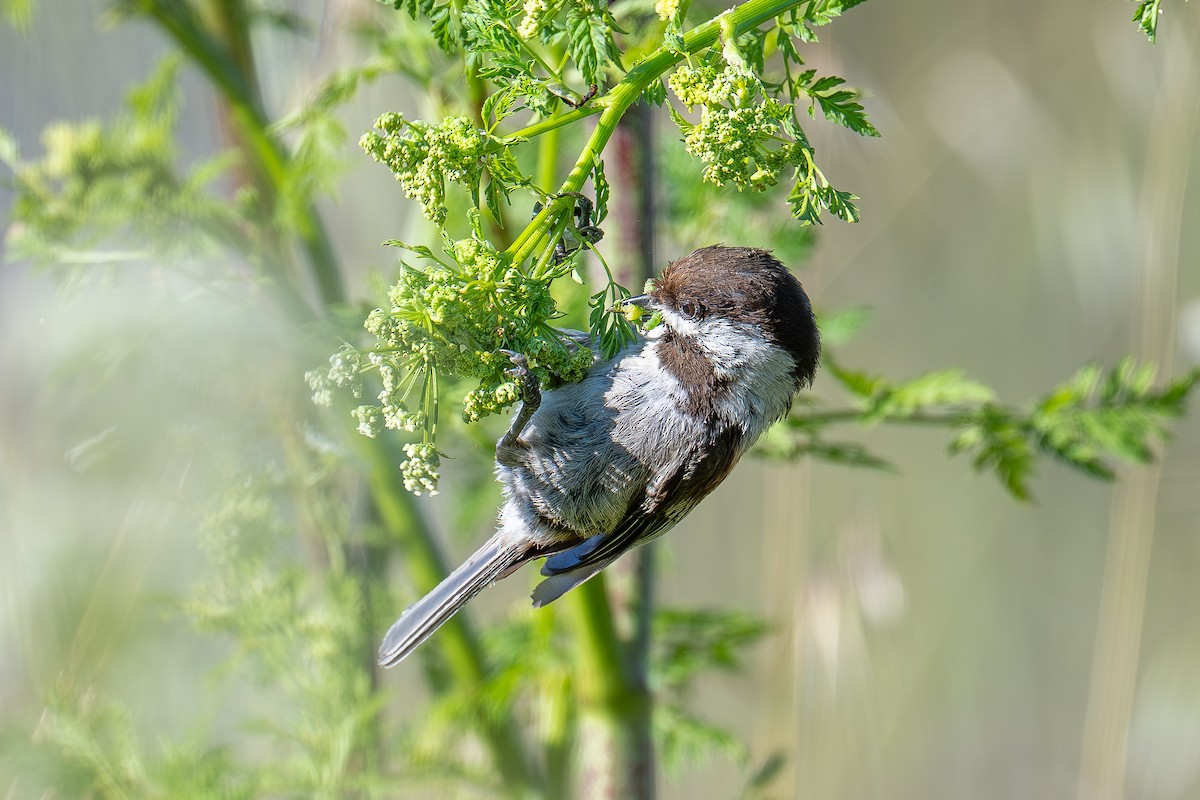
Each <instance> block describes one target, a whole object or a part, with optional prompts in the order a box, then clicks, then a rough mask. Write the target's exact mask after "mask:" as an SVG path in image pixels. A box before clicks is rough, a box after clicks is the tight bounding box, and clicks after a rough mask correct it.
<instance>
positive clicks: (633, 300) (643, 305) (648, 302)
mask: <svg viewBox="0 0 1200 800" xmlns="http://www.w3.org/2000/svg"><path fill="white" fill-rule="evenodd" d="M626 306H637V307H638V308H640V309H643V310H646V311H649V310H650V309H652V308H654V298H653V297H651V296H650V295H648V294H639V295H638V296H637V297H627V298H625V299H624V300H622V301H621V302H620V307H621V308H625V307H626Z"/></svg>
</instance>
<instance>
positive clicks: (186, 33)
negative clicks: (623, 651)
mask: <svg viewBox="0 0 1200 800" xmlns="http://www.w3.org/2000/svg"><path fill="white" fill-rule="evenodd" d="M138 6H139V10H140V11H141V12H142V13H144V14H145V15H146V16H147V17H149V18H150V19H152V20H153V21H154V22H156V23H157V24H158V26H159V27H160V28H161V29H162V30H163V32H164V33H165V34H166V35H167V36H168V38H170V39H172V40H173V41H174V42H175V43H176V44H177V45H178V46H179V47H180V48H181V49H182V50H183V52H184V53H186V54H187V56H188V57H189V59H190V60H191V61H192V62H193V63H194V65H195V66H196V67H197V68H198V69H199V70H200V71H201V72H202V73H203V74H204V75H205V76H206V78H207V79H208V81H209V83H210V85H211V87H212V89H213V91H214V92H215V93H216V95H217V97H218V98H219V103H220V104H221V106H222V108H223V111H224V113H225V116H226V118H227V119H229V120H230V121H231V125H230V129H229V133H230V138H231V139H232V141H231V143H230V144H231V145H232V146H233V147H234V148H235V149H236V150H237V152H238V153H239V154H240V156H241V158H242V159H243V164H244V170H243V175H242V179H243V180H244V181H249V182H250V183H252V184H253V185H254V186H255V188H256V189H257V191H258V194H259V197H260V198H261V200H260V203H259V205H258V208H259V210H260V216H259V217H258V218H257V219H255V220H254V222H255V224H256V225H257V226H258V227H259V228H260V229H261V230H260V233H261V234H262V236H261V241H262V242H263V243H264V244H266V245H267V246H268V248H269V249H270V252H268V253H266V254H265V258H264V259H263V261H264V265H265V269H266V271H267V272H268V273H269V274H270V277H272V278H273V279H274V281H275V283H276V285H277V286H278V287H279V288H280V290H281V294H282V297H283V302H284V303H285V305H287V306H289V309H288V310H289V311H291V312H292V314H293V315H294V317H295V321H296V322H297V323H298V324H303V323H304V322H305V321H306V320H311V319H312V318H314V317H316V318H319V317H321V316H323V315H326V314H328V313H329V311H330V310H331V308H332V307H333V306H335V305H337V304H339V303H342V302H344V301H345V291H344V286H343V280H342V274H343V270H342V269H341V266H340V264H339V263H338V260H337V257H336V255H335V253H334V252H333V249H332V246H331V243H330V241H329V238H328V235H327V233H326V231H325V227H324V223H323V221H322V220H321V218H320V215H319V213H318V212H317V210H316V207H315V205H314V204H313V202H312V198H308V200H309V202H308V203H307V204H306V205H305V206H304V207H303V210H302V213H301V214H300V217H299V219H298V221H297V224H296V227H295V230H294V231H286V230H283V229H282V228H281V226H277V224H276V222H275V218H274V217H275V208H276V205H277V203H278V199H277V198H279V197H280V196H281V194H282V192H283V191H284V189H285V187H284V185H283V184H284V182H285V181H286V176H287V174H288V172H289V169H290V168H291V165H290V164H288V163H287V162H288V159H289V156H288V154H287V149H286V147H285V146H284V145H283V144H282V143H281V142H280V141H279V140H278V139H277V138H276V135H275V133H273V131H272V122H271V120H270V118H269V116H268V114H267V113H266V111H265V110H264V109H263V107H262V102H261V92H260V90H259V86H258V83H259V81H258V75H257V70H256V67H255V63H256V59H255V57H254V53H253V49H252V48H253V45H252V42H251V39H250V37H249V35H248V32H247V31H248V24H247V23H248V20H249V14H250V10H249V8H248V7H247V5H246V4H245V3H243V2H242V0H208V2H206V3H204V4H202V6H201V11H202V13H203V18H202V16H201V14H198V13H197V12H196V10H195V9H194V8H192V7H190V6H188V5H186V4H177V3H174V2H165V0H140V2H139V4H138ZM288 233H292V234H294V235H295V237H296V238H297V239H298V244H299V249H300V251H301V252H303V253H304V256H305V258H304V262H305V264H304V267H301V266H299V265H296V264H294V263H292V262H293V259H292V258H291V255H290V253H291V248H290V247H289V243H288V241H287V240H286V235H287V234H288ZM253 255H254V254H251V253H248V254H247V256H248V257H252V256H253ZM251 260H253V259H251ZM305 273H307V276H308V277H309V278H310V279H311V282H312V285H313V287H314V288H315V289H316V292H317V295H318V309H317V311H316V312H315V314H313V312H312V311H311V310H310V309H309V308H307V307H301V306H300V304H299V303H297V302H296V300H297V299H298V298H299V297H300V296H301V295H302V293H303V289H301V288H300V287H299V286H296V285H295V283H296V282H297V281H299V280H301V276H302V275H304V274H305ZM345 418H347V419H348V416H347V417H345ZM350 435H351V436H352V437H353V439H354V444H355V447H356V448H357V450H358V452H359V455H360V457H361V458H362V460H363V462H364V463H365V465H366V466H367V469H368V471H369V474H368V480H367V483H368V486H369V489H370V492H371V495H372V502H373V504H374V506H375V508H376V510H377V512H378V515H379V518H380V520H381V521H382V522H383V524H384V526H385V527H386V528H387V530H388V532H389V534H390V538H391V539H393V540H395V541H397V542H400V543H402V544H403V546H404V550H405V552H406V555H407V558H408V566H409V570H410V572H411V573H412V576H413V580H414V584H415V588H416V589H417V590H418V591H422V592H424V591H428V590H429V589H432V588H433V587H434V586H435V585H436V584H437V582H438V581H439V580H440V579H441V577H442V576H444V575H446V574H447V572H448V569H447V565H446V563H445V560H444V558H443V557H442V555H441V551H440V549H439V548H438V546H437V543H436V541H435V539H434V536H433V533H432V531H431V530H430V529H429V528H428V526H427V525H425V523H424V521H423V520H422V518H421V516H420V515H419V514H418V513H417V512H416V509H415V508H414V507H413V498H412V495H410V494H409V493H408V492H406V491H405V490H404V487H403V484H402V481H401V476H400V473H399V471H398V470H397V468H396V464H397V463H398V461H399V459H398V456H397V454H396V453H395V452H393V451H394V447H390V446H389V444H388V442H386V441H384V440H376V439H366V438H364V437H360V436H357V435H355V434H350ZM375 555H376V557H375V558H372V559H366V560H356V561H355V562H354V564H355V568H356V571H357V577H358V581H359V584H360V586H359V589H360V594H361V596H363V597H370V596H371V595H372V594H373V591H372V587H371V585H370V584H371V583H372V582H377V581H382V580H386V579H387V573H386V569H384V566H385V564H384V563H383V562H384V561H385V560H386V554H375ZM357 623H358V624H359V625H362V626H365V627H366V629H367V630H366V631H365V632H364V637H363V641H364V642H372V641H373V636H371V635H370V634H371V632H372V631H373V630H374V629H375V628H376V627H378V626H377V625H376V624H375V620H374V617H373V615H371V614H364V615H363V618H362V619H360V620H358V621H357ZM440 638H441V646H442V648H443V650H444V651H445V654H446V658H447V662H448V664H449V666H450V672H451V675H452V680H453V683H454V685H455V687H456V688H457V689H459V690H461V691H464V692H467V693H470V692H472V691H474V690H477V689H478V688H479V687H480V685H481V684H482V683H483V682H484V681H485V680H486V678H487V676H488V672H489V670H488V665H487V663H486V661H485V659H484V655H483V648H482V646H481V644H480V642H479V640H478V637H477V635H476V634H475V631H474V628H473V627H472V626H471V624H470V622H469V617H468V615H465V614H460V615H458V616H457V617H456V618H455V619H454V620H451V622H450V623H449V624H447V625H446V629H445V631H444V632H443V634H442V636H441V637H440ZM366 646H367V647H368V651H367V652H366V653H364V657H365V658H367V659H369V660H370V661H371V662H372V663H373V661H374V648H373V646H372V645H370V644H367V645H366ZM481 728H482V730H481V733H482V735H483V738H484V741H485V742H486V744H487V747H488V750H489V752H490V755H491V760H492V761H493V763H494V764H495V767H496V769H497V772H498V773H499V774H500V775H501V776H502V778H503V780H504V783H505V786H506V788H507V789H508V791H510V792H511V793H512V794H513V795H514V796H522V795H525V794H527V793H528V792H529V791H530V789H531V788H532V786H533V785H534V783H535V782H536V781H535V778H534V776H533V773H532V766H531V763H530V760H529V758H528V757H527V754H526V753H525V749H524V746H523V741H522V739H521V737H520V736H519V735H518V734H519V731H518V729H517V726H516V722H515V720H514V719H513V718H512V717H511V714H509V713H508V712H507V711H499V712H497V713H496V715H493V716H492V717H491V718H489V719H488V721H487V722H486V723H485V724H482V725H481ZM380 746H381V743H380V742H378V741H376V742H373V743H370V744H368V749H371V750H373V751H375V752H374V753H368V754H366V755H367V756H369V758H368V759H367V763H371V757H374V756H377V755H378V751H379V749H380Z"/></svg>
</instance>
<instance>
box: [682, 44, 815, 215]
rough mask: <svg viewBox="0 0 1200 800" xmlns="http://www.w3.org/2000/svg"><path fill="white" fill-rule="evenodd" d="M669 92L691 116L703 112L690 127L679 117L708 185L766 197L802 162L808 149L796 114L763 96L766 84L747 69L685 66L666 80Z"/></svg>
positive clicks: (727, 65) (739, 66)
mask: <svg viewBox="0 0 1200 800" xmlns="http://www.w3.org/2000/svg"><path fill="white" fill-rule="evenodd" d="M667 82H668V84H669V85H670V87H671V91H673V92H674V93H675V96H676V97H678V98H679V100H680V102H682V103H683V104H684V105H685V106H687V108H688V109H689V110H691V109H693V108H695V107H696V106H699V107H700V122H699V124H696V125H692V124H690V123H688V122H687V121H686V120H684V119H683V118H682V117H679V116H678V115H675V122H676V123H677V124H678V125H679V127H680V130H682V131H683V133H684V146H685V147H686V148H687V151H688V152H689V153H690V154H691V155H692V156H694V157H696V158H698V159H700V161H701V162H702V163H703V164H704V165H705V166H704V173H703V175H704V180H706V181H708V182H709V183H713V184H716V185H717V186H724V185H725V184H727V183H732V184H734V185H735V186H737V187H738V189H746V188H749V189H753V190H755V191H763V190H765V189H768V188H770V187H772V186H775V185H777V184H778V183H779V179H780V174H781V173H782V172H783V170H784V169H785V168H787V167H788V166H792V165H794V164H796V163H798V161H799V160H800V159H801V158H802V157H803V156H802V151H803V149H804V147H805V145H804V144H803V143H802V142H800V141H796V140H795V138H794V133H793V131H792V130H791V128H792V127H794V126H792V125H789V123H790V122H791V121H792V110H791V108H790V107H789V106H787V105H785V104H784V103H782V102H780V101H779V100H776V99H774V98H771V97H766V96H764V90H763V84H762V81H761V80H759V79H758V77H756V76H755V75H753V74H751V73H750V72H748V71H747V70H746V69H745V67H744V66H741V65H736V64H732V63H730V64H726V66H725V68H724V69H721V70H718V69H717V68H716V66H714V65H712V64H700V65H698V66H694V67H693V66H689V65H686V64H685V65H683V66H681V67H680V68H679V69H677V70H676V71H675V72H674V74H672V75H671V77H670V78H669V79H668V81H667Z"/></svg>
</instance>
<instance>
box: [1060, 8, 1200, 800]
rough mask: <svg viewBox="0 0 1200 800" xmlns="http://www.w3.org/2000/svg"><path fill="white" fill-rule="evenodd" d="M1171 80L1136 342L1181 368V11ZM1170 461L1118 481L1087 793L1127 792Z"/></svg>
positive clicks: (1149, 163) (1141, 355)
mask: <svg viewBox="0 0 1200 800" xmlns="http://www.w3.org/2000/svg"><path fill="white" fill-rule="evenodd" d="M1171 23H1172V25H1171V26H1169V28H1168V30H1167V31H1166V36H1165V37H1164V38H1168V42H1169V43H1168V42H1164V43H1163V46H1162V47H1161V48H1159V49H1160V52H1162V53H1163V54H1164V55H1165V57H1166V65H1165V68H1164V71H1163V72H1164V74H1163V79H1162V82H1161V83H1160V84H1159V88H1158V93H1157V96H1156V98H1155V103H1154V110H1153V113H1152V114H1151V117H1150V120H1149V124H1148V126H1147V128H1148V131H1149V134H1148V141H1147V143H1146V150H1145V161H1144V165H1143V177H1142V191H1141V198H1140V202H1139V206H1138V216H1137V222H1138V230H1139V231H1140V232H1141V234H1142V242H1141V248H1140V252H1141V258H1140V259H1139V263H1138V264H1137V268H1138V270H1139V277H1140V286H1141V302H1140V304H1139V306H1138V310H1137V318H1136V320H1135V331H1136V333H1135V334H1134V341H1133V342H1132V343H1131V345H1132V348H1131V349H1132V351H1133V352H1134V353H1135V355H1136V357H1137V358H1138V359H1139V360H1141V361H1143V362H1147V361H1153V362H1156V363H1158V364H1159V365H1160V370H1161V374H1167V375H1169V374H1171V371H1172V365H1173V362H1174V355H1175V344H1176V343H1175V330H1176V308H1177V305H1178V300H1177V297H1176V285H1177V276H1178V271H1179V242H1180V233H1181V225H1182V214H1183V207H1184V202H1183V201H1184V194H1185V192H1186V189H1187V178H1188V174H1189V163H1188V161H1187V160H1186V159H1185V161H1184V163H1180V154H1190V153H1191V152H1192V149H1193V143H1194V142H1195V136H1196V120H1197V113H1198V112H1200V102H1197V100H1198V98H1200V81H1198V80H1197V75H1196V65H1195V63H1194V62H1195V59H1194V58H1193V52H1194V49H1195V47H1196V45H1197V40H1198V38H1200V37H1197V34H1196V31H1195V30H1193V29H1194V28H1195V25H1194V24H1193V19H1192V17H1190V16H1187V15H1179V16H1178V17H1175V18H1172V20H1171ZM1161 478H1162V464H1161V462H1159V463H1155V464H1153V465H1151V466H1148V467H1142V468H1138V469H1137V470H1136V471H1135V472H1131V473H1130V474H1128V475H1126V476H1125V477H1124V478H1123V479H1122V480H1121V481H1120V482H1118V483H1117V484H1116V487H1115V488H1114V490H1113V501H1112V513H1111V516H1110V524H1109V539H1108V550H1107V554H1106V557H1105V568H1104V579H1103V586H1102V590H1101V596H1100V607H1099V612H1098V614H1099V619H1098V624H1097V630H1096V643H1095V651H1094V655H1093V661H1092V678H1091V685H1090V688H1089V692H1088V701H1087V713H1086V717H1085V720H1084V728H1083V742H1082V752H1081V757H1080V766H1079V783H1078V797H1079V800H1118V798H1121V797H1123V796H1124V795H1125V782H1126V768H1127V757H1128V740H1129V728H1130V721H1131V718H1132V714H1133V701H1134V695H1135V693H1136V691H1137V682H1138V664H1139V660H1140V657H1141V645H1142V632H1143V621H1144V614H1145V606H1146V588H1147V579H1148V575H1149V571H1150V559H1151V554H1152V550H1153V543H1154V528H1155V520H1156V507H1157V502H1158V495H1159V488H1160V483H1161Z"/></svg>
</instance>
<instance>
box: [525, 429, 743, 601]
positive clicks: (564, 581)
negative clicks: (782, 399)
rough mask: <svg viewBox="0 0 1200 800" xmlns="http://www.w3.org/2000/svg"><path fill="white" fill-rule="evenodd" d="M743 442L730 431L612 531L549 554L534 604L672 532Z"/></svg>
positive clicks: (649, 493)
mask: <svg viewBox="0 0 1200 800" xmlns="http://www.w3.org/2000/svg"><path fill="white" fill-rule="evenodd" d="M741 441H742V432H741V431H740V430H739V429H737V428H728V429H726V430H725V431H724V432H722V433H721V434H720V435H718V436H717V438H716V443H715V446H714V447H712V448H710V449H708V450H707V451H706V453H705V454H704V455H699V456H697V457H694V458H692V459H688V460H685V461H682V462H681V463H680V464H679V466H678V467H677V468H676V469H675V470H673V471H670V472H665V473H663V474H662V475H661V476H660V477H659V478H658V479H657V480H655V481H654V482H653V483H651V485H650V486H648V487H647V488H646V493H645V495H644V496H642V497H635V498H634V501H633V502H632V503H630V507H629V510H628V511H626V513H625V516H624V517H622V519H621V521H620V523H619V524H618V525H617V526H616V527H615V528H614V529H613V531H612V532H610V533H606V534H601V535H598V536H593V537H591V538H590V539H588V540H587V541H585V542H583V543H582V544H578V545H576V546H575V547H573V548H571V549H569V550H564V551H563V552H561V553H558V554H557V555H554V556H551V557H550V558H548V559H547V560H546V563H545V564H543V565H542V574H543V575H545V576H547V578H546V580H544V581H542V582H541V583H540V584H538V586H537V588H535V589H534V592H533V601H534V605H535V606H539V607H540V606H544V605H546V604H547V603H549V602H552V601H554V600H557V599H558V598H559V597H561V596H562V595H563V594H565V593H566V592H568V591H570V590H571V589H574V588H575V587H576V586H578V585H579V584H581V583H583V582H584V581H586V580H587V579H588V578H591V577H592V576H593V575H595V574H596V573H597V572H599V571H600V570H602V569H604V568H605V567H607V566H608V565H609V564H611V563H612V562H614V561H616V560H617V558H619V557H620V556H621V555H622V554H623V553H624V552H625V551H626V550H629V549H631V548H633V547H636V546H638V545H639V544H644V543H646V542H648V541H651V540H652V539H655V538H657V537H659V536H661V535H662V534H664V533H666V532H667V531H669V530H670V529H671V528H672V527H674V526H675V524H676V523H677V522H679V520H681V519H683V518H684V517H685V516H687V514H688V513H689V512H690V511H691V510H692V509H693V508H695V507H696V504H697V503H698V502H699V501H700V500H701V499H703V498H704V497H705V496H706V495H707V494H708V493H709V492H710V491H712V490H713V489H714V488H716V486H717V485H718V484H719V483H720V482H721V481H722V480H724V479H725V476H726V475H728V474H729V471H730V470H731V469H733V466H734V464H736V463H737V461H738V458H740V457H741V451H742V448H741ZM688 484H696V485H695V486H688ZM669 498H676V499H675V500H670V499H669Z"/></svg>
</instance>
